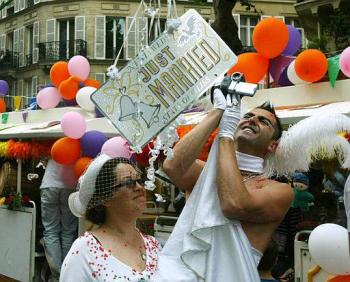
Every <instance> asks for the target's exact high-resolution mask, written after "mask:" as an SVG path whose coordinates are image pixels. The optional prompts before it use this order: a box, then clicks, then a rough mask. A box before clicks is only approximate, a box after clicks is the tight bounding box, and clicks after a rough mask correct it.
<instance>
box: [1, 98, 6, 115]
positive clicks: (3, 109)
mask: <svg viewBox="0 0 350 282" xmlns="http://www.w3.org/2000/svg"><path fill="white" fill-rule="evenodd" d="M4 112H6V103H5V101H4V99H2V98H0V113H4Z"/></svg>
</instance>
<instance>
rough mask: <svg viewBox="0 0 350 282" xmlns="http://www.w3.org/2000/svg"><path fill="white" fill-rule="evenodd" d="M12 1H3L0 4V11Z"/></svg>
mask: <svg viewBox="0 0 350 282" xmlns="http://www.w3.org/2000/svg"><path fill="white" fill-rule="evenodd" d="M12 2H13V0H7V1H6V2H3V3H1V4H0V11H1V10H2V9H4V8H5V7H6V6H8V5H10V4H11V3H12Z"/></svg>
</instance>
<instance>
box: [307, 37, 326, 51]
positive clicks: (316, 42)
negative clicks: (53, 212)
mask: <svg viewBox="0 0 350 282" xmlns="http://www.w3.org/2000/svg"><path fill="white" fill-rule="evenodd" d="M327 43H328V38H327V37H326V36H321V37H320V38H317V37H315V38H313V39H311V40H310V41H309V42H308V44H307V48H308V49H318V50H320V51H322V52H323V53H327V52H328V49H327Z"/></svg>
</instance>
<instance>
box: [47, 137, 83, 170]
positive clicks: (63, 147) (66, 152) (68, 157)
mask: <svg viewBox="0 0 350 282" xmlns="http://www.w3.org/2000/svg"><path fill="white" fill-rule="evenodd" d="M51 157H52V159H53V160H54V161H55V162H57V163H59V164H62V165H69V164H73V163H74V162H76V161H77V160H78V159H79V157H80V141H79V140H78V139H73V138H69V137H63V138H60V139H58V140H57V141H56V142H55V143H54V144H53V145H52V148H51Z"/></svg>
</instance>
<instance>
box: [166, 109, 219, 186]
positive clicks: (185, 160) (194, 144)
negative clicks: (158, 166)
mask: <svg viewBox="0 0 350 282" xmlns="http://www.w3.org/2000/svg"><path fill="white" fill-rule="evenodd" d="M222 114H223V110H221V109H213V110H212V111H210V112H209V113H208V115H207V116H206V117H205V118H204V119H203V120H202V121H201V122H200V123H199V124H198V125H196V126H195V127H194V128H193V129H192V130H191V131H190V132H189V133H188V134H186V135H185V136H184V137H183V138H182V139H181V140H180V141H179V142H178V143H177V144H176V146H175V147H174V156H173V158H172V159H166V160H165V161H164V164H163V169H164V171H165V173H166V174H167V175H168V176H169V177H170V179H171V181H172V182H173V183H174V184H175V185H176V186H177V187H178V188H180V189H181V190H183V191H186V192H191V191H192V188H193V186H194V185H195V184H196V182H197V179H198V177H199V175H200V173H201V171H202V169H203V167H204V162H202V161H200V160H197V158H198V156H199V154H200V152H201V151H202V149H203V146H204V145H205V143H206V142H207V140H208V138H209V136H210V134H211V133H212V132H213V131H214V129H215V128H217V126H218V124H219V121H220V119H221V116H222Z"/></svg>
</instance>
